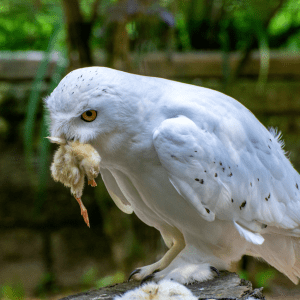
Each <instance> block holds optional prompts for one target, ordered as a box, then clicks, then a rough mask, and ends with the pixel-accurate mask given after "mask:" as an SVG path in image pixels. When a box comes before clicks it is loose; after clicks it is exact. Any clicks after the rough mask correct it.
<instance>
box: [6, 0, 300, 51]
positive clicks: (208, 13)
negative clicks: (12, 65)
mask: <svg viewBox="0 0 300 300" xmlns="http://www.w3.org/2000/svg"><path fill="white" fill-rule="evenodd" d="M78 1H79V4H80V9H81V12H82V15H83V19H84V20H85V21H87V22H89V21H90V19H91V16H92V15H93V14H94V11H93V9H94V3H95V0H78ZM139 2H140V1H139ZM118 3H120V1H118V0H102V1H101V2H100V5H99V8H98V14H97V19H96V20H95V21H96V22H95V23H94V26H93V35H92V38H91V47H92V48H93V49H95V48H99V47H101V48H103V47H106V43H105V34H104V32H105V31H107V25H108V23H109V22H110V20H111V18H112V7H114V6H115V5H117V4H118ZM132 3H133V2H132ZM132 3H131V5H133V4H132ZM278 3H279V1H269V0H245V1H239V0H232V1H228V0H227V1H221V2H219V1H206V0H191V1H186V0H160V1H159V5H160V7H161V9H165V12H167V11H168V12H169V17H168V18H170V16H171V15H173V17H174V19H175V32H176V35H175V36H174V38H175V39H176V41H175V43H174V44H176V45H177V49H178V50H183V51H188V50H191V49H222V47H224V42H225V41H226V40H227V42H226V43H227V46H228V47H229V49H230V50H236V49H242V48H243V47H244V45H245V44H247V42H248V40H249V38H250V37H251V35H255V36H256V37H258V40H261V33H259V32H257V30H256V26H253V25H254V24H256V23H257V22H258V23H262V24H263V23H265V22H266V20H267V19H268V18H269V17H270V16H271V15H272V12H273V11H274V10H275V8H276V5H278ZM155 7H156V9H157V7H158V6H157V5H156V6H155ZM161 11H162V10H161ZM126 13H127V14H128V15H126V16H125V17H126V18H127V20H128V21H127V23H128V26H127V29H128V33H129V34H130V38H131V41H132V49H137V47H138V46H139V47H140V46H141V45H143V46H142V47H143V48H144V49H145V48H149V47H150V46H149V47H148V46H147V47H146V46H145V45H144V44H145V43H148V44H149V45H151V47H150V48H149V49H152V50H153V49H163V48H164V45H165V41H166V40H165V36H164V35H165V27H164V25H163V24H164V20H163V18H161V17H159V15H151V16H150V17H149V16H148V15H147V14H148V12H147V10H145V11H144V12H142V13H140V14H139V15H138V16H135V15H130V14H129V12H126ZM153 16H155V18H153ZM157 17H158V18H157ZM223 21H226V22H227V26H226V30H224V26H223V24H224V22H223ZM64 22H65V20H64V13H63V9H62V5H61V1H60V0H39V1H25V0H14V1H11V0H2V4H0V44H1V49H2V50H46V49H47V45H48V41H49V39H50V37H51V35H52V32H53V30H54V27H55V25H56V24H58V23H59V24H64ZM147 24H148V25H147ZM299 26H300V0H286V1H284V5H283V6H282V7H281V8H280V9H279V10H278V11H277V12H276V13H275V14H274V16H273V18H272V19H271V22H270V24H269V26H268V27H267V28H265V36H266V39H271V41H272V43H271V44H270V46H271V47H273V48H274V47H275V48H278V47H288V48H289V49H292V50H299V49H300V39H299V36H300V28H299ZM257 33H258V34H259V36H257ZM226 35H227V36H226ZM285 35H287V36H286V37H285ZM65 44H66V30H65V26H61V30H60V32H59V34H58V36H57V42H56V44H55V48H54V49H55V50H58V51H63V50H64V48H65ZM259 44H260V45H262V43H261V42H259ZM263 44H264V45H265V44H266V43H265V42H263ZM257 46H258V45H257ZM260 47H261V46H260Z"/></svg>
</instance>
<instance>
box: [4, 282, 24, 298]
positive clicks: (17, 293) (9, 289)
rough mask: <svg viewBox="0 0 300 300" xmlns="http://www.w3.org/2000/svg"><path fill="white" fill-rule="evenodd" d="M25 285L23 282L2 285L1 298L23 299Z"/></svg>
mask: <svg viewBox="0 0 300 300" xmlns="http://www.w3.org/2000/svg"><path fill="white" fill-rule="evenodd" d="M24 294H25V293H24V287H23V285H22V283H13V284H5V285H3V286H2V287H1V286H0V299H3V300H23V299H24Z"/></svg>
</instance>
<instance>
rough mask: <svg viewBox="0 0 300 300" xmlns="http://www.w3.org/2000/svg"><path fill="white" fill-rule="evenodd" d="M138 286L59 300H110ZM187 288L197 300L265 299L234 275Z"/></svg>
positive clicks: (115, 287)
mask: <svg viewBox="0 0 300 300" xmlns="http://www.w3.org/2000/svg"><path fill="white" fill-rule="evenodd" d="M139 285H140V283H139V282H136V281H130V282H124V283H119V284H115V285H112V286H108V287H104V288H101V289H98V290H91V291H87V292H84V293H79V294H76V295H71V296H68V297H64V298H62V299H60V300H103V299H105V300H112V299H113V298H114V297H115V296H117V295H122V294H124V293H125V292H127V291H128V290H131V289H134V288H136V287H138V286H139ZM187 288H188V289H190V290H191V291H192V293H193V294H194V295H195V296H197V297H198V299H199V300H247V299H248V298H250V297H252V298H250V299H265V297H264V296H263V294H262V288H260V289H253V288H252V284H251V282H250V281H247V280H244V279H241V278H239V276H238V275H237V274H235V273H230V272H226V271H224V272H221V275H220V277H217V278H214V279H212V280H209V281H206V282H201V283H198V282H196V283H193V284H190V285H187Z"/></svg>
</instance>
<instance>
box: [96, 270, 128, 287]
mask: <svg viewBox="0 0 300 300" xmlns="http://www.w3.org/2000/svg"><path fill="white" fill-rule="evenodd" d="M124 280H125V274H124V273H123V272H121V271H118V272H116V273H115V274H113V275H110V276H105V277H103V278H101V279H99V280H97V281H96V287H97V288H101V287H104V286H108V285H112V284H115V283H120V282H123V281H124Z"/></svg>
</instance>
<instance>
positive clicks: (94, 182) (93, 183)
mask: <svg viewBox="0 0 300 300" xmlns="http://www.w3.org/2000/svg"><path fill="white" fill-rule="evenodd" d="M88 184H89V185H90V186H92V187H95V186H97V183H96V181H95V180H94V179H92V180H89V181H88Z"/></svg>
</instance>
